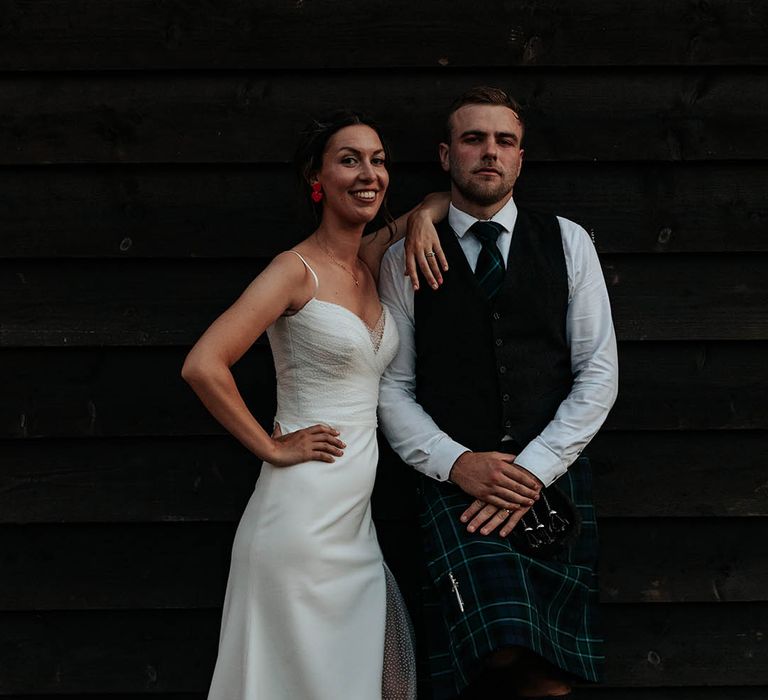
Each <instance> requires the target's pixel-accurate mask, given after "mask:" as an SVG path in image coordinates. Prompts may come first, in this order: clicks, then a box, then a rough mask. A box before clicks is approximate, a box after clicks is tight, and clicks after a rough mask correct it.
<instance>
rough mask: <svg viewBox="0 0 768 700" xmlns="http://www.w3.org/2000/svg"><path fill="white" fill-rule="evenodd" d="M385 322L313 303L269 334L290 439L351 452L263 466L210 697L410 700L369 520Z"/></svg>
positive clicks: (386, 344) (388, 333)
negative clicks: (324, 433)
mask: <svg viewBox="0 0 768 700" xmlns="http://www.w3.org/2000/svg"><path fill="white" fill-rule="evenodd" d="M297 255H298V254H297ZM299 257H301V256H299ZM302 262H304V264H305V265H307V263H306V261H304V260H303V258H302ZM307 267H308V268H309V265H307ZM309 270H310V272H312V274H313V275H314V276H315V281H316V282H317V276H316V275H315V273H314V271H312V269H311V268H309ZM387 313H388V312H387V310H386V308H384V307H383V310H382V316H381V319H380V320H379V322H378V324H377V327H376V328H369V327H367V326H366V325H365V323H364V322H363V321H362V320H361V319H360V318H359V317H358V316H357V315H355V314H354V313H353V312H352V311H350V310H348V309H346V308H344V307H342V306H338V305H336V304H333V303H330V302H326V301H321V300H319V299H316V298H315V299H312V300H310V301H309V302H308V303H307V304H306V305H305V306H304V307H303V308H302V309H301V310H300V311H299V312H297V313H296V314H294V315H292V316H284V317H281V318H280V319H278V320H277V321H276V322H275V323H274V324H273V325H272V326H271V327H270V328H269V329H268V331H267V334H268V336H269V340H270V344H271V346H272V353H273V355H274V360H275V369H276V373H277V399H278V401H277V403H278V408H277V415H276V418H275V420H276V422H277V423H279V425H280V427H281V429H282V432H283V434H284V435H285V434H286V433H289V432H292V431H295V430H298V429H300V428H306V427H308V426H311V425H314V424H316V423H324V424H327V425H330V426H332V427H334V428H336V429H338V430H339V431H340V433H341V435H340V437H341V440H342V441H343V442H344V443H346V449H345V450H344V455H343V456H342V457H337V458H336V461H335V462H334V463H333V464H329V463H326V462H305V463H302V464H297V465H295V466H291V467H275V466H273V465H271V464H268V463H264V465H263V467H262V469H261V474H260V476H259V479H258V481H257V483H256V488H255V490H254V492H253V495H252V497H251V499H250V501H249V503H248V505H247V507H246V509H245V512H244V514H243V517H242V520H241V522H240V525H239V527H238V530H237V534H236V536H235V540H234V545H233V549H232V564H231V568H230V573H229V582H228V584H227V592H226V598H225V601H224V616H223V619H222V625H221V634H220V639H219V655H218V659H217V662H216V669H215V672H214V676H213V680H212V683H211V688H210V692H209V695H208V698H209V700H379V699H380V698H382V697H384V698H415V667H414V663H413V649H412V644H411V637H410V634H409V629H408V621H407V614H406V613H405V610H404V607H403V605H402V600H401V598H400V596H399V591H398V590H397V586H396V584H395V583H394V580H393V579H392V578H391V574H390V573H389V572H388V570H386V568H385V566H384V563H383V560H382V555H381V550H380V549H379V544H378V541H377V539H376V531H375V528H374V525H373V522H372V520H371V504H370V496H371V491H372V489H373V482H374V478H375V474H376V463H377V458H378V447H377V444H376V406H377V402H378V393H379V378H380V376H381V373H382V372H383V371H384V368H385V367H386V366H387V364H389V362H390V361H391V360H392V358H393V357H394V355H395V352H396V350H397V345H398V338H397V329H396V328H395V325H394V323H393V322H391V321H390V320H389V319H388V317H387ZM385 638H386V653H385ZM385 655H386V657H387V661H386V663H385Z"/></svg>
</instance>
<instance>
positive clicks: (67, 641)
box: [0, 0, 768, 700]
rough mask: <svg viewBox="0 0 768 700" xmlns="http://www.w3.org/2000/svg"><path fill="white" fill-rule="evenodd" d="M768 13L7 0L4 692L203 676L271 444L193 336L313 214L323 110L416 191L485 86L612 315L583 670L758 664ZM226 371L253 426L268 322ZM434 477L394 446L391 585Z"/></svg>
mask: <svg viewBox="0 0 768 700" xmlns="http://www.w3.org/2000/svg"><path fill="white" fill-rule="evenodd" d="M767 33H768V5H766V3H764V2H760V1H759V0H708V1H707V2H692V1H690V0H649V1H648V2H635V1H633V0H611V1H609V0H573V1H572V2H568V3H562V2H556V1H555V0H542V1H540V2H527V1H517V0H515V1H514V2H504V3H498V2H497V3H477V2H467V1H466V0H457V2H449V3H445V2H437V1H436V0H423V1H422V2H418V3H414V2H411V1H407V2H406V0H388V1H387V2H383V1H380V0H374V1H373V2H369V3H367V4H365V6H362V5H360V4H359V3H352V2H350V0H333V2H331V1H330V0H318V1H317V2H297V3H291V2H288V3H286V2H280V1H278V0H265V1H264V2H259V3H252V2H246V1H245V0H222V1H221V2H217V3H202V2H196V1H192V2H177V1H175V0H174V1H171V2H163V3H158V2H154V1H150V0H136V1H131V2H128V1H127V0H115V1H114V2H109V3H104V2H103V1H97V0H63V1H62V2H40V1H39V0H16V1H15V2H2V0H0V47H2V48H0V387H1V388H0V630H2V632H0V698H2V699H3V700H22V698H23V699H24V700H54V699H59V698H61V699H68V700H86V698H92V697H100V698H105V700H139V698H148V697H152V698H154V699H156V700H204V698H205V691H206V689H207V684H208V682H209V679H210V673H211V670H212V666H213V663H214V659H215V654H216V643H217V637H218V626H219V620H220V608H221V603H222V598H223V591H224V586H225V583H226V576H227V570H228V565H229V552H230V547H231V542H232V537H233V534H234V530H235V526H236V523H237V521H238V519H239V517H240V514H241V513H242V510H243V508H244V506H245V503H246V502H247V500H248V497H249V495H250V493H251V491H252V489H253V485H254V483H255V481H256V478H257V476H258V472H259V463H258V460H257V459H256V458H255V457H253V456H252V455H251V454H249V453H248V452H247V451H246V450H245V449H244V448H243V447H241V446H240V445H238V444H237V443H236V442H235V441H234V440H233V439H231V438H230V437H228V436H226V435H225V434H224V433H223V431H222V429H221V428H220V427H219V426H218V425H217V424H216V423H215V421H214V420H212V419H211V417H210V416H208V415H207V414H206V412H205V410H204V409H203V407H202V406H201V405H200V404H199V402H198V401H197V399H196V398H195V397H194V395H193V394H192V392H191V391H190V390H189V388H188V387H187V386H186V385H185V384H184V382H183V381H182V380H181V378H180V374H179V373H180V368H181V364H182V362H183V359H184V356H185V354H186V352H187V349H188V347H189V346H190V344H191V343H192V342H194V340H195V339H196V338H197V337H198V335H199V334H200V333H201V332H202V330H203V329H204V328H205V327H206V326H207V325H208V324H209V323H210V322H211V321H212V320H213V319H214V318H215V317H216V315H217V314H219V313H220V312H221V311H222V310H223V309H225V308H226V307H227V306H228V305H229V304H230V303H231V302H232V301H233V300H234V299H235V298H236V297H237V296H238V295H239V293H240V292H241V291H242V289H243V287H244V286H245V285H246V284H247V283H248V282H249V281H250V280H251V279H252V278H253V277H254V276H255V275H256V274H258V272H259V271H260V270H261V269H263V267H264V266H265V265H266V264H267V262H268V261H269V259H270V258H271V257H272V256H274V255H275V254H276V253H278V252H280V251H281V250H284V249H285V248H287V247H289V246H291V245H293V244H294V243H296V242H297V241H298V240H300V239H301V238H302V237H303V236H305V235H306V234H307V233H308V232H309V231H310V230H311V226H312V223H311V219H310V218H308V215H307V213H306V212H302V211H301V206H299V205H298V204H297V203H298V199H297V197H298V195H297V187H296V182H295V178H294V175H293V173H292V170H291V167H290V161H291V157H292V153H293V149H294V146H295V143H296V139H297V134H298V131H299V129H300V128H301V127H302V126H303V125H304V123H305V122H306V121H307V120H308V118H309V117H310V116H311V115H315V114H317V113H319V112H321V111H323V110H325V109H327V108H331V107H337V106H340V105H342V104H348V105H351V106H354V107H356V108H360V109H364V110H367V111H369V112H371V113H372V114H373V115H374V116H375V117H376V118H377V120H378V121H379V122H380V124H381V125H382V128H383V130H384V133H385V134H386V135H387V136H388V138H389V141H390V142H391V145H392V147H393V152H394V160H393V163H392V164H391V175H392V187H391V190H390V204H391V208H392V209H393V210H394V211H395V212H401V211H404V210H407V209H408V208H410V207H412V206H413V205H414V204H415V203H416V202H418V201H419V200H420V198H421V197H422V196H423V194H424V193H425V192H427V191H432V190H436V189H443V188H445V187H446V186H447V184H446V180H445V178H444V176H443V174H442V173H441V172H440V170H439V168H438V166H437V163H436V158H435V154H436V143H437V141H438V140H439V139H440V136H441V129H442V125H443V114H444V112H445V108H446V106H447V103H448V102H449V101H450V100H451V99H452V98H453V97H455V96H456V95H457V94H458V93H460V92H461V91H462V90H464V89H465V88H467V87H470V86H472V85H475V84H479V83H486V84H497V85H500V86H503V87H506V88H507V89H509V91H510V92H511V93H512V94H514V95H515V96H516V97H517V99H518V100H519V101H520V102H521V103H522V104H523V106H524V108H525V115H526V119H527V122H528V128H527V133H526V140H525V149H526V156H525V160H526V163H525V167H524V170H523V175H522V178H521V181H520V183H519V185H518V187H517V189H516V199H517V200H518V201H519V202H520V203H521V204H524V205H527V206H530V207H533V208H537V209H544V210H551V211H554V212H556V213H557V214H560V215H562V216H565V217H568V218H570V219H573V220H574V221H577V222H579V223H581V224H582V225H583V226H584V227H585V229H586V230H587V232H588V233H589V234H590V235H591V236H592V237H593V240H594V242H595V245H596V247H597V249H598V252H599V253H600V257H601V263H602V266H603V272H604V275H605V279H606V282H607V284H608V289H609V293H610V295H611V301H612V305H613V311H614V317H615V322H616V329H617V334H618V338H619V352H620V360H621V378H620V381H621V393H620V397H619V400H618V402H617V404H616V406H615V408H614V410H613V412H612V414H611V416H610V417H609V419H608V421H607V423H606V426H605V429H604V430H603V431H602V432H601V433H600V435H598V437H597V438H596V439H595V441H594V442H593V444H592V445H591V446H590V448H589V453H590V456H591V458H592V461H593V465H594V469H595V474H596V479H595V500H596V505H597V509H598V515H599V527H600V531H601V537H602V543H603V549H602V551H603V553H602V560H601V589H600V591H601V592H600V595H601V601H602V609H603V617H604V618H605V636H606V640H607V652H608V674H607V679H606V684H605V685H604V686H602V687H598V688H589V689H587V688H580V689H579V697H580V698H583V700H609V699H610V700H764V698H766V697H768V651H767V649H768V647H766V642H765V633H766V627H767V626H768V560H766V557H765V547H764V546H762V544H761V543H763V542H765V541H766V539H768V519H766V516H768V477H767V476H766V465H768V403H767V402H766V399H765V397H766V396H767V395H768V363H767V362H766V357H768V313H767V311H766V307H767V306H768V304H767V303H766V302H768V284H767V283H766V280H768V236H766V227H767V226H768V200H767V199H766V192H768V168H766V163H768V120H766V117H765V115H766V114H767V113H768V89H766V85H768V42H766V41H765V37H766V35H767ZM235 374H236V377H237V380H238V383H239V385H240V386H241V388H242V391H243V394H244V397H245V399H246V401H247V403H248V405H249V406H250V408H251V409H252V411H253V412H254V415H256V417H257V418H258V419H259V420H261V421H263V422H264V423H265V424H268V423H269V422H270V420H271V418H272V415H273V413H274V403H275V388H274V371H273V368H272V359H271V355H270V352H269V348H268V346H267V344H266V342H264V340H263V339H262V340H260V341H259V342H257V343H256V345H255V346H254V347H253V348H252V349H251V350H250V351H249V352H248V353H247V354H246V356H245V357H244V358H243V360H242V361H241V362H239V363H238V365H237V366H236V367H235ZM416 503H417V501H416V494H415V476H414V474H413V473H412V471H410V470H407V469H405V468H394V469H392V470H386V471H385V470H382V471H381V473H380V474H379V476H378V480H377V488H376V492H375V494H374V513H375V516H376V519H377V523H378V530H379V536H380V540H381V543H382V547H383V549H384V551H385V555H386V556H387V558H388V560H389V562H390V564H391V566H392V568H393V569H394V570H395V571H396V573H397V574H398V576H399V578H400V582H401V585H402V587H403V590H404V593H405V595H406V597H407V598H408V600H413V598H414V596H415V591H416V589H417V586H418V568H419V535H418V528H417V525H416V522H415V519H414V510H415V508H416ZM492 690H493V692H495V693H497V689H492ZM483 696H484V697H487V693H485V694H484V695H483Z"/></svg>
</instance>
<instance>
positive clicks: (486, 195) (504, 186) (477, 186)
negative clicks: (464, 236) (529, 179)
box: [450, 165, 515, 207]
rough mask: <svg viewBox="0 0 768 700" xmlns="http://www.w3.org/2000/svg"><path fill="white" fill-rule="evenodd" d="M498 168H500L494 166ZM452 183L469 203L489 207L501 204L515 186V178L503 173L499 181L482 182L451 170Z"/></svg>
mask: <svg viewBox="0 0 768 700" xmlns="http://www.w3.org/2000/svg"><path fill="white" fill-rule="evenodd" d="M493 167H495V168H497V167H498V166H496V165H494V166H493ZM450 175H451V182H452V183H453V185H454V187H456V189H457V190H458V191H459V192H460V193H461V196H462V197H464V199H465V200H467V201H468V202H472V203H473V204H477V205H479V206H483V207H487V206H490V205H491V204H496V202H501V201H502V200H503V199H504V198H505V197H507V195H509V193H510V192H511V191H512V188H513V187H514V184H515V178H514V177H512V176H511V175H510V174H509V173H506V172H502V173H501V177H500V178H499V179H498V180H495V181H494V180H490V181H482V180H477V179H474V178H472V177H465V176H464V175H463V174H462V173H460V172H456V171H454V170H453V169H451V173H450Z"/></svg>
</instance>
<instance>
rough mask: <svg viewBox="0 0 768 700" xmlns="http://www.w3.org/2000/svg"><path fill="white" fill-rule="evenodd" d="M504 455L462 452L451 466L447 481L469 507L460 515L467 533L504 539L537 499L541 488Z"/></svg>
mask: <svg viewBox="0 0 768 700" xmlns="http://www.w3.org/2000/svg"><path fill="white" fill-rule="evenodd" d="M515 458H516V455H513V454H508V453H506V452H465V453H464V454H462V455H461V456H460V457H459V458H458V459H457V460H456V462H455V464H454V465H453V468H452V469H451V474H450V480H451V481H452V482H453V483H454V484H456V485H457V486H458V487H459V488H461V489H462V490H463V491H464V492H466V493H468V494H469V495H470V496H474V497H475V499H476V500H475V501H473V503H472V505H470V506H469V508H467V509H466V510H465V511H464V512H463V513H462V514H461V522H462V523H468V525H467V530H469V532H477V531H479V532H480V534H482V535H489V534H491V533H492V532H493V531H494V530H496V529H497V528H498V527H499V526H500V525H502V524H503V526H502V527H501V529H500V530H499V535H500V536H501V537H506V536H507V535H509V533H510V532H512V530H513V529H514V528H515V526H516V525H517V523H518V522H519V521H520V519H521V518H522V517H523V516H524V515H525V514H526V513H527V512H528V509H529V508H530V507H531V506H532V505H533V504H534V503H535V502H536V501H537V500H538V499H539V492H540V491H541V489H542V487H543V486H544V485H543V484H542V483H541V481H540V480H539V479H537V478H536V477H535V476H534V475H533V474H531V473H530V472H529V471H528V470H527V469H525V468H523V467H521V466H520V465H519V464H515Z"/></svg>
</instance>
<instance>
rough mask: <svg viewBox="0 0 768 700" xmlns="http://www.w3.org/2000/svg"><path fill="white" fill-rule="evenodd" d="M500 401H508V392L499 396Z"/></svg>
mask: <svg viewBox="0 0 768 700" xmlns="http://www.w3.org/2000/svg"><path fill="white" fill-rule="evenodd" d="M501 400H502V401H509V394H504V396H502V397H501Z"/></svg>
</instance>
